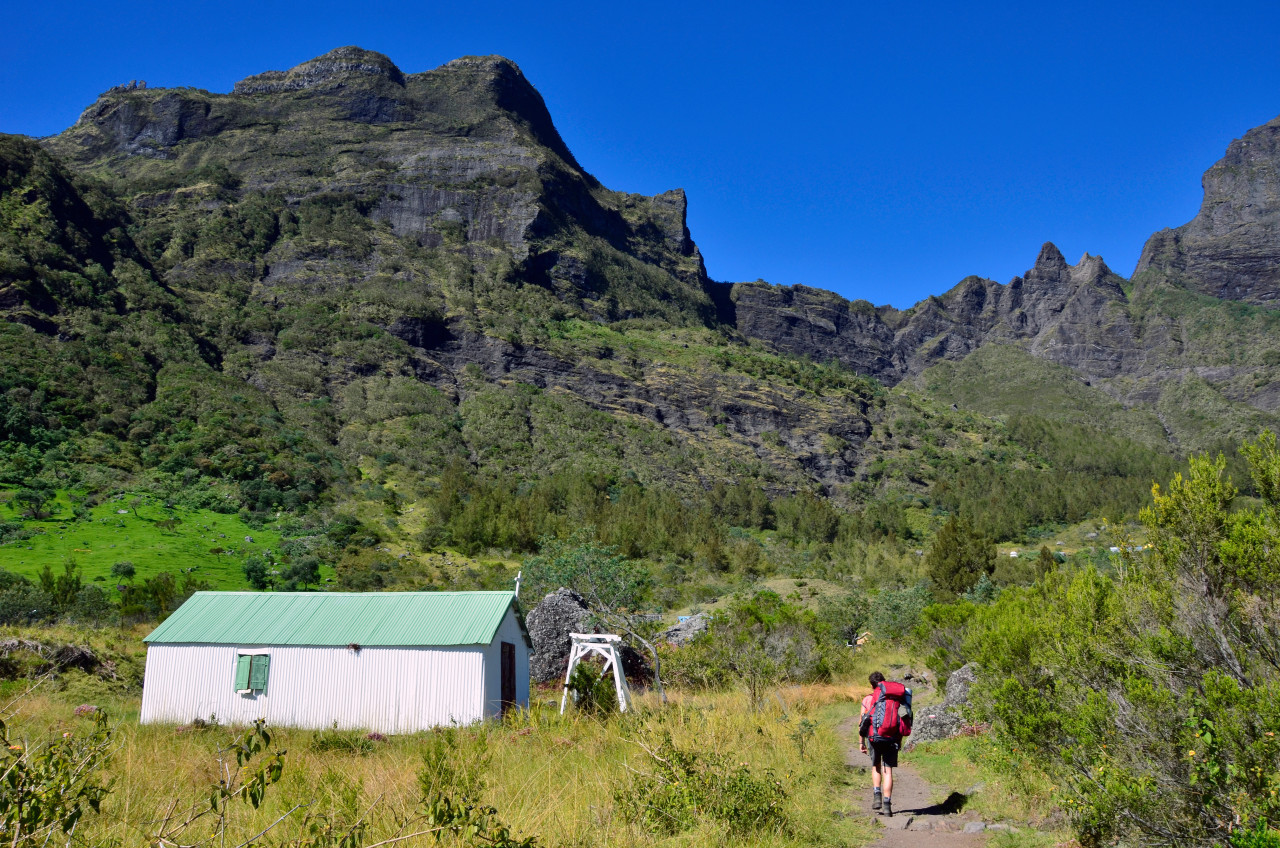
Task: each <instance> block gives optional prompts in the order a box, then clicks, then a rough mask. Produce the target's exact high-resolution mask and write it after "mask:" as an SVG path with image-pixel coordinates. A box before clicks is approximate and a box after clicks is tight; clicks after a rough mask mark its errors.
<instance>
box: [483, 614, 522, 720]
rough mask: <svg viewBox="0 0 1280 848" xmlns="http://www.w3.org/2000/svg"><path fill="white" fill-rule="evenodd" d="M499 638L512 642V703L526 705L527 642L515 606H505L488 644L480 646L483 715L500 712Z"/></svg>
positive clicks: (500, 648)
mask: <svg viewBox="0 0 1280 848" xmlns="http://www.w3.org/2000/svg"><path fill="white" fill-rule="evenodd" d="M503 642H510V643H511V644H513V645H515V646H516V703H518V704H519V705H520V706H522V707H525V708H526V709H527V708H528V706H529V646H528V644H526V643H525V641H524V632H523V631H522V630H521V629H520V622H518V621H516V613H515V610H513V609H508V610H507V614H506V615H505V616H504V617H503V619H502V624H500V625H499V626H498V632H497V634H496V635H495V636H494V637H493V642H492V644H490V645H489V646H488V647H486V648H485V649H484V688H485V699H484V714H485V716H498V715H501V714H502V643H503Z"/></svg>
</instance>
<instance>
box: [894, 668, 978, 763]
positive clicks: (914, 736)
mask: <svg viewBox="0 0 1280 848" xmlns="http://www.w3.org/2000/svg"><path fill="white" fill-rule="evenodd" d="M977 670H978V664H977V663H969V664H968V665H964V666H961V667H960V668H958V669H956V670H955V671H953V672H952V673H951V676H950V677H948V678H947V691H946V696H945V697H944V698H943V700H942V703H941V704H937V705H935V706H933V707H928V708H921V709H920V710H918V711H917V712H916V720H915V725H914V726H913V727H912V730H911V736H910V738H909V742H908V747H913V746H915V745H917V744H919V743H921V742H938V741H941V740H943V739H950V738H951V737H952V736H958V735H960V731H961V729H962V728H964V726H965V724H966V721H965V717H964V709H965V707H967V706H968V705H969V690H970V688H971V687H972V686H973V684H974V682H975V680H976V679H977Z"/></svg>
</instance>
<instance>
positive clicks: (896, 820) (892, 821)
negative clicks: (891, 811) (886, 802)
mask: <svg viewBox="0 0 1280 848" xmlns="http://www.w3.org/2000/svg"><path fill="white" fill-rule="evenodd" d="M913 821H915V817H914V816H904V815H896V816H881V817H880V823H881V824H883V825H884V826H885V830H906V829H907V828H909V827H911V822H913Z"/></svg>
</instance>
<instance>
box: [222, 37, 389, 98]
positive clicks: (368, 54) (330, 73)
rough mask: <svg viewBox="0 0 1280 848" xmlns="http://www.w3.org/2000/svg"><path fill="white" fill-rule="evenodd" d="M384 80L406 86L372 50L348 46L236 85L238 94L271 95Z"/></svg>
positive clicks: (234, 91) (382, 57)
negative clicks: (367, 79)
mask: <svg viewBox="0 0 1280 848" xmlns="http://www.w3.org/2000/svg"><path fill="white" fill-rule="evenodd" d="M361 77H375V78H377V77H381V78H383V79H386V80H389V81H390V82H393V83H395V84H396V85H400V86H403V85H404V73H403V72H401V70H400V69H399V68H398V67H396V64H395V62H392V61H391V60H390V59H389V58H387V57H386V56H384V55H382V54H381V53H376V52H374V51H372V50H365V49H364V48H362V47H355V46H348V47H339V48H337V49H336V50H330V51H329V52H328V53H325V54H324V55H323V56H317V57H316V58H314V59H311V60H309V61H306V62H303V63H302V64H300V65H295V66H294V67H292V68H290V69H289V70H287V71H266V72H265V73H261V74H255V75H253V76H251V77H246V78H245V79H242V80H241V81H240V82H238V83H236V84H235V88H233V89H232V91H233V93H235V94H268V93H274V92H277V91H300V90H302V89H307V88H322V87H323V88H333V87H335V86H336V85H340V84H342V83H344V82H346V81H348V80H351V79H359V78H361Z"/></svg>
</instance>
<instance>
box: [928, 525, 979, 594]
mask: <svg viewBox="0 0 1280 848" xmlns="http://www.w3.org/2000/svg"><path fill="white" fill-rule="evenodd" d="M925 568H926V569H927V570H928V572H929V577H930V578H931V579H932V580H933V582H934V584H935V585H936V586H937V587H938V588H939V589H941V590H942V591H944V592H948V593H950V594H952V595H960V594H963V593H964V592H967V591H969V590H970V589H972V588H973V586H974V584H975V583H977V582H978V578H979V577H981V576H982V575H983V574H985V575H987V576H988V577H990V576H991V574H992V572H994V571H995V570H996V549H995V546H994V545H992V544H991V542H990V541H989V540H988V539H987V538H986V537H985V536H983V535H982V534H980V533H978V532H977V531H976V530H975V529H974V528H973V525H971V524H970V523H969V522H967V521H964V520H963V519H960V518H956V517H955V516H952V517H951V518H950V520H948V521H947V523H946V524H944V525H942V529H941V530H939V531H938V535H937V536H936V537H935V538H934V540H933V547H932V548H930V549H929V555H928V556H927V557H925Z"/></svg>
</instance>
